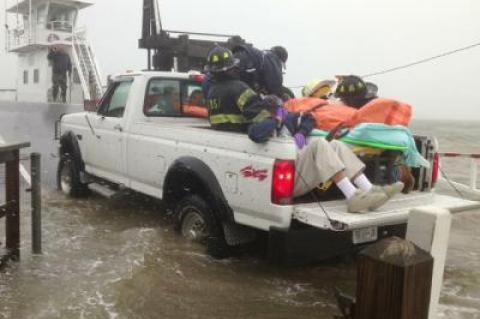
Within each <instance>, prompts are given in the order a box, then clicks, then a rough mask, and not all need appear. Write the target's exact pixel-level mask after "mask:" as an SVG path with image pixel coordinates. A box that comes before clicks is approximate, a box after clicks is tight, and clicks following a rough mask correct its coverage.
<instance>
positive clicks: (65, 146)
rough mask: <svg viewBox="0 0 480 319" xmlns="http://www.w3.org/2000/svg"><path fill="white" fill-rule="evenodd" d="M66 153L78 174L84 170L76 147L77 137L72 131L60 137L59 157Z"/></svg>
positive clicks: (78, 148) (80, 154)
mask: <svg viewBox="0 0 480 319" xmlns="http://www.w3.org/2000/svg"><path fill="white" fill-rule="evenodd" d="M65 153H68V154H70V156H71V157H72V159H73V163H74V165H75V168H76V169H77V171H78V172H82V171H84V170H85V163H84V162H83V160H82V153H81V151H80V146H79V145H78V139H77V136H76V135H75V134H74V133H73V132H72V131H67V132H65V133H64V134H62V136H61V137H60V154H59V155H60V156H62V155H63V154H65Z"/></svg>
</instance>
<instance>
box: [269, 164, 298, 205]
mask: <svg viewBox="0 0 480 319" xmlns="http://www.w3.org/2000/svg"><path fill="white" fill-rule="evenodd" d="M294 185H295V162H294V161H287V160H276V161H275V164H274V166H273V178H272V203H274V204H278V205H290V204H292V202H293V187H294Z"/></svg>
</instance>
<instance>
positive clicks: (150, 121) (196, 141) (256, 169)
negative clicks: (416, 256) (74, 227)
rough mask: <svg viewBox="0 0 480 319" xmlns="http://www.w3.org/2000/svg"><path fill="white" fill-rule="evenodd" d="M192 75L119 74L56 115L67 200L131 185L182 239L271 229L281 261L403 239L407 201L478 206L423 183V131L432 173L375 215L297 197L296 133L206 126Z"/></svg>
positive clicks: (216, 243)
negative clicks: (99, 93)
mask: <svg viewBox="0 0 480 319" xmlns="http://www.w3.org/2000/svg"><path fill="white" fill-rule="evenodd" d="M200 77H201V76H200V75H197V74H187V73H170V72H168V73H167V72H138V73H130V74H123V75H119V76H116V77H115V78H114V80H113V82H112V84H111V85H110V87H109V88H108V90H107V92H106V93H105V95H104V97H103V98H102V100H101V101H100V103H99V106H98V109H97V110H96V111H95V112H82V113H75V114H68V115H64V116H63V117H62V118H61V120H60V121H59V126H58V127H57V131H58V132H57V133H58V137H59V139H60V161H59V165H58V185H59V188H60V189H61V190H62V191H63V192H64V193H66V194H68V195H73V196H78V195H83V194H85V193H87V192H88V190H89V189H90V190H94V191H97V192H100V193H103V194H105V195H109V194H112V193H113V190H119V189H120V190H122V189H131V190H134V191H137V192H140V193H143V194H146V195H149V196H153V197H155V198H159V199H162V200H163V201H164V202H165V203H166V204H167V207H168V208H169V209H170V210H171V211H173V212H174V216H175V220H176V225H177V227H178V229H179V230H180V233H181V234H182V235H183V236H185V237H187V238H190V239H193V240H199V241H204V242H207V244H208V245H207V247H216V248H218V247H222V246H223V245H225V243H226V244H228V245H238V244H242V243H246V242H251V241H253V240H254V239H255V235H259V234H260V235H261V234H263V235H267V236H263V237H264V238H268V243H269V250H268V251H269V255H270V258H271V259H272V260H276V261H284V262H287V261H288V260H295V259H296V258H302V259H303V260H305V259H308V258H313V259H322V258H328V257H331V256H334V255H338V254H342V253H345V252H348V251H349V250H351V249H352V248H354V247H356V246H358V245H361V244H364V243H367V242H372V241H375V240H377V239H381V238H384V237H387V236H392V235H400V236H402V235H403V234H404V232H405V226H406V221H407V218H408V214H409V211H410V209H412V208H413V207H416V206H419V205H437V206H442V207H447V208H451V209H459V208H460V207H465V206H468V205H474V203H473V202H467V201H464V200H461V199H456V198H452V197H448V196H442V195H436V194H434V192H432V191H431V188H432V178H435V177H434V175H436V174H437V172H436V171H435V170H437V169H438V165H437V163H435V164H433V159H434V152H435V149H434V145H433V143H432V141H431V140H430V139H428V138H425V137H423V138H422V137H416V141H417V144H418V147H419V150H420V151H421V153H422V154H423V155H424V156H425V157H426V158H427V159H428V160H430V161H431V162H432V169H430V170H425V169H422V170H417V171H416V172H414V175H415V178H416V186H415V188H416V191H414V192H412V193H410V194H408V195H400V196H398V197H396V198H395V199H393V200H391V201H390V202H389V203H388V204H387V205H385V206H383V207H382V208H381V209H380V210H378V211H374V212H370V213H365V214H349V213H348V212H347V209H346V205H345V202H344V201H343V200H341V199H339V198H341V197H331V198H330V200H328V199H329V198H328V197H327V200H319V198H320V197H319V196H323V195H321V194H320V195H319V194H314V193H312V194H310V195H309V196H304V197H303V198H300V199H296V198H293V197H292V189H293V188H292V185H293V183H294V179H295V178H296V176H295V164H294V160H295V158H296V152H297V150H296V147H295V144H294V143H293V141H292V140H291V139H290V138H281V137H278V138H272V139H271V140H270V141H269V142H268V143H265V144H256V143H253V142H252V141H250V140H249V138H248V137H247V135H246V134H240V133H231V132H219V131H215V130H212V129H210V126H209V123H208V121H207V120H206V119H205V118H202V117H199V115H202V114H203V115H205V114H204V113H202V111H203V112H206V110H205V108H204V105H205V101H204V99H203V96H202V93H201V78H200ZM192 108H193V111H192ZM312 138H313V137H312ZM375 165H376V167H375V169H374V170H373V171H372V172H373V173H369V174H370V175H371V176H370V177H371V178H372V179H374V180H376V181H377V182H378V181H379V176H377V175H381V174H382V170H383V171H385V169H386V168H387V170H388V165H386V164H385V165H383V164H382V160H381V158H379V159H376V164H375ZM382 165H383V166H382ZM372 174H373V175H375V176H372ZM383 174H384V175H385V172H383ZM324 197H325V196H323V198H324ZM225 247H226V246H225ZM212 251H215V250H214V249H211V252H212Z"/></svg>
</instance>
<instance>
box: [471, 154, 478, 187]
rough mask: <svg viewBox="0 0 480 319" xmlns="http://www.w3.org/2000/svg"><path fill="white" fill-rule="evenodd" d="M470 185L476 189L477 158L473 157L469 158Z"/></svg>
mask: <svg viewBox="0 0 480 319" xmlns="http://www.w3.org/2000/svg"><path fill="white" fill-rule="evenodd" d="M470 187H471V188H472V189H477V160H476V159H475V158H472V159H471V160H470Z"/></svg>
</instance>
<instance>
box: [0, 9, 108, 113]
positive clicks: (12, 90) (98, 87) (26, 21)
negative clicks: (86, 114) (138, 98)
mask: <svg viewBox="0 0 480 319" xmlns="http://www.w3.org/2000/svg"><path fill="white" fill-rule="evenodd" d="M5 3H6V5H5V15H4V19H5V21H4V22H5V29H4V31H3V32H4V38H5V52H4V53H3V54H1V55H0V66H1V68H2V70H10V73H8V71H7V73H4V74H3V75H2V79H1V80H0V100H13V101H18V102H36V103H52V102H57V100H55V101H54V99H53V94H52V87H53V83H52V64H51V62H50V61H49V60H48V59H47V56H48V53H49V52H50V50H52V49H53V48H56V49H59V50H62V51H64V52H65V53H66V54H68V56H69V57H70V60H71V64H72V72H71V73H70V76H69V77H68V79H67V95H66V103H68V104H84V102H85V101H87V102H88V101H95V100H97V99H99V98H100V97H101V95H102V94H103V82H102V81H103V79H102V74H101V72H100V68H99V65H98V62H97V59H96V58H95V54H94V52H93V49H92V47H91V45H90V43H89V42H88V38H87V31H86V29H85V28H84V27H78V25H77V20H78V15H79V12H80V11H81V10H82V9H85V8H87V7H89V6H92V5H93V3H92V2H90V1H85V0H22V1H20V0H9V1H6V2H5ZM12 73H13V74H12ZM59 95H60V94H59Z"/></svg>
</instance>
